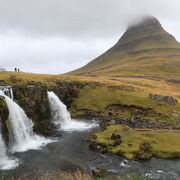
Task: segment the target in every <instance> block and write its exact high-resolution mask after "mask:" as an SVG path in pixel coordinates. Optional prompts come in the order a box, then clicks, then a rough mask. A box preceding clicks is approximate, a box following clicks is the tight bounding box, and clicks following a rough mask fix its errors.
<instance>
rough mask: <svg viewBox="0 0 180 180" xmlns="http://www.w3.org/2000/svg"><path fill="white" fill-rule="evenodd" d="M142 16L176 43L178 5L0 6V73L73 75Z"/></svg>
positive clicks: (20, 0) (29, 1)
mask: <svg viewBox="0 0 180 180" xmlns="http://www.w3.org/2000/svg"><path fill="white" fill-rule="evenodd" d="M144 14H149V15H153V16H155V17H156V18H158V20H159V21H160V22H161V24H162V25H163V27H164V28H165V29H166V30H167V31H168V32H170V33H171V34H173V35H174V36H175V37H176V39H177V40H178V41H180V0H0V67H4V68H6V69H7V70H13V69H14V67H19V68H20V69H21V70H23V71H27V72H35V73H51V74H60V73H64V72H67V71H70V70H73V69H76V68H78V67H81V66H83V65H85V64H86V63H88V62H89V61H91V60H92V59H94V58H95V57H96V56H98V55H100V54H101V53H103V52H104V51H105V50H107V49H108V48H110V47H111V46H112V45H114V44H115V43H116V42H117V41H118V39H119V38H120V36H121V35H122V34H123V32H124V31H125V30H126V26H127V24H128V23H130V22H132V21H134V19H135V18H137V17H139V16H141V15H144Z"/></svg>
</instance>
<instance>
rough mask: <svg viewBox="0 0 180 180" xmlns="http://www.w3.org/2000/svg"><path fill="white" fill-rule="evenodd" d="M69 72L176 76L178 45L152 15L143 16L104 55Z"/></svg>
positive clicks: (179, 72) (179, 60) (179, 67)
mask: <svg viewBox="0 0 180 180" xmlns="http://www.w3.org/2000/svg"><path fill="white" fill-rule="evenodd" d="M69 74H73V75H114V76H115V75H116V76H118V75H120V76H121V75H129V76H134V75H136V76H158V77H180V44H179V42H177V41H176V39H175V38H174V37H173V36H172V35H170V34H169V33H168V32H166V31H165V30H164V29H163V27H162V26H161V24H160V22H159V21H158V20H157V19H156V18H155V17H146V18H144V19H143V20H142V21H141V22H140V23H138V24H136V25H132V26H129V27H128V28H127V30H126V32H125V33H124V34H123V36H122V37H121V38H120V39H119V41H118V42H117V43H116V44H115V45H114V46H113V47H112V48H110V49H109V50H108V51H106V52H105V53H104V54H102V55H101V56H99V57H97V58H96V59H94V60H93V61H91V62H90V63H88V64H87V65H85V66H84V67H82V68H80V69H77V70H75V71H72V72H70V73H69Z"/></svg>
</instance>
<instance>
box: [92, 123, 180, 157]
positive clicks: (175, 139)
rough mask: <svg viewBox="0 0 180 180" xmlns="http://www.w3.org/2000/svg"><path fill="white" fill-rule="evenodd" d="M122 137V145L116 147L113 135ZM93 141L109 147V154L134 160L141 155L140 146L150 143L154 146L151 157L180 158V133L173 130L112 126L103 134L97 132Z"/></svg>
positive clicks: (150, 153)
mask: <svg viewBox="0 0 180 180" xmlns="http://www.w3.org/2000/svg"><path fill="white" fill-rule="evenodd" d="M113 132H116V133H117V134H119V135H120V136H121V144H120V145H117V146H114V140H112V139H111V136H112V133H113ZM95 137H96V138H95V139H93V140H92V141H93V142H95V143H97V144H100V145H105V146H107V149H108V151H109V152H111V153H114V154H119V155H123V156H124V157H125V158H128V159H134V158H136V157H137V154H139V153H141V149H140V145H141V144H142V143H143V142H149V143H150V145H151V146H152V149H151V152H149V154H148V155H149V156H148V158H149V157H151V156H155V157H159V158H177V157H180V141H179V139H180V132H179V131H173V130H152V129H132V128H129V127H127V126H121V125H112V126H109V127H107V129H106V130H104V131H103V132H97V133H96V134H95Z"/></svg>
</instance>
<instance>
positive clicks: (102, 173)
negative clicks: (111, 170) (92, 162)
mask: <svg viewBox="0 0 180 180" xmlns="http://www.w3.org/2000/svg"><path fill="white" fill-rule="evenodd" d="M91 171H92V175H93V176H94V177H103V176H105V174H106V170H105V169H102V168H96V167H92V168H91Z"/></svg>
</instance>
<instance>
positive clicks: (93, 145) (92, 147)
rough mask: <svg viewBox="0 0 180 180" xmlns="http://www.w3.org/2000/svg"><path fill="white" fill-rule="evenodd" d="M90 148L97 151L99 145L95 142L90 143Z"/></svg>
mask: <svg viewBox="0 0 180 180" xmlns="http://www.w3.org/2000/svg"><path fill="white" fill-rule="evenodd" d="M89 150H91V151H96V150H97V145H96V144H95V143H91V144H90V145H89Z"/></svg>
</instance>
